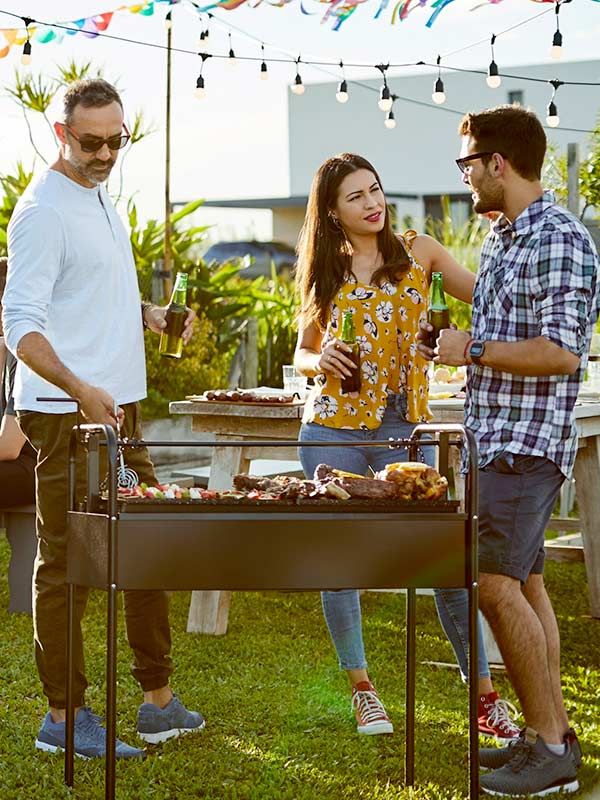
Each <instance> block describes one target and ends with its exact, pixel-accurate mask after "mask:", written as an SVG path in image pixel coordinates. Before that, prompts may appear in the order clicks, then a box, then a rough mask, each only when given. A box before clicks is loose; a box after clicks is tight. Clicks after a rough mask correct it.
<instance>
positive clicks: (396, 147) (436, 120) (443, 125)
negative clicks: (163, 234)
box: [205, 60, 600, 245]
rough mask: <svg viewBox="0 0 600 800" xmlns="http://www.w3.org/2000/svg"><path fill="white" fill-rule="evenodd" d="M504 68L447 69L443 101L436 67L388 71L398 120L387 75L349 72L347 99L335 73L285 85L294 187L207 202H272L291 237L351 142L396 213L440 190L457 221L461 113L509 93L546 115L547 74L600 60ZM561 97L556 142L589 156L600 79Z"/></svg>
mask: <svg viewBox="0 0 600 800" xmlns="http://www.w3.org/2000/svg"><path fill="white" fill-rule="evenodd" d="M500 71H501V72H502V73H503V78H502V85H501V86H500V87H499V88H497V89H490V88H489V87H488V86H487V84H486V82H485V76H484V75H479V74H471V73H465V72H452V71H448V72H444V71H443V72H442V77H443V80H444V84H445V93H446V102H445V104H444V105H442V106H438V105H435V104H434V103H433V102H432V99H431V93H432V89H433V81H434V78H435V77H436V75H434V74H432V73H431V72H430V73H427V74H419V75H412V76H408V77H407V76H403V77H390V78H388V84H389V87H390V90H391V92H392V93H394V94H395V95H397V97H398V99H397V100H396V101H395V104H394V114H395V118H396V123H397V124H396V127H395V128H394V129H393V130H389V129H388V128H386V127H385V126H384V124H383V122H384V118H385V114H384V113H383V112H381V111H380V110H379V108H378V106H377V100H378V96H379V95H378V92H379V88H380V86H381V79H379V80H370V81H360V82H359V84H360V85H355V84H353V83H352V82H349V95H350V97H349V100H348V102H347V103H345V104H340V103H338V102H337V101H336V99H335V93H336V85H337V84H336V83H335V82H327V83H322V84H311V85H308V86H307V87H306V92H305V94H303V95H301V96H298V95H295V94H293V93H291V92H288V101H289V106H288V109H289V110H288V114H289V186H290V196H289V197H279V198H277V197H275V198H258V199H257V198H246V199H244V198H229V199H226V200H218V199H210V200H208V201H207V202H206V204H205V205H206V206H212V207H221V208H224V209H225V208H237V209H240V208H244V209H270V210H271V211H272V217H273V223H272V237H273V239H276V240H280V241H284V242H288V243H289V244H292V245H295V243H296V237H297V235H298V231H299V230H300V226H301V224H302V220H303V218H304V212H305V207H306V198H307V194H308V191H309V188H310V183H311V180H312V177H313V175H314V173H315V171H316V170H317V168H318V167H319V165H320V164H321V163H322V162H323V161H324V160H325V159H326V158H329V157H330V156H332V155H335V154H336V153H339V152H343V151H349V152H355V153H359V154H360V155H363V156H365V157H366V158H367V159H369V160H370V161H371V162H372V163H373V165H374V166H375V168H376V169H377V171H378V172H379V174H380V176H381V179H382V182H383V185H384V189H385V191H386V195H387V197H388V200H389V201H390V202H392V203H393V204H394V205H395V206H396V210H397V214H398V217H399V219H402V217H403V216H404V215H410V216H411V217H412V218H413V219H414V220H415V224H416V225H417V226H419V225H421V224H422V220H423V218H424V216H425V215H431V216H439V215H440V211H441V205H440V198H441V196H442V195H448V196H449V197H450V199H451V202H452V216H453V218H454V219H455V220H456V221H457V222H460V221H462V220H463V219H465V218H466V217H467V216H468V214H469V212H470V209H471V198H470V194H469V193H468V192H466V191H465V187H464V185H463V184H462V182H461V180H460V173H459V171H458V169H457V167H456V164H455V158H457V156H458V151H459V146H460V140H459V137H458V134H457V128H458V123H459V121H460V119H461V116H462V114H463V113H464V112H466V111H471V110H472V111H478V110H481V109H483V108H487V107H490V106H494V105H500V104H503V103H520V104H521V105H523V106H525V107H528V108H531V109H532V110H534V111H535V112H536V113H537V114H538V116H539V117H540V119H541V120H542V121H543V122H544V123H545V117H546V113H547V106H548V102H549V100H550V96H551V93H552V87H551V86H550V85H549V84H548V83H547V81H548V80H554V79H557V78H558V79H560V80H561V81H581V82H586V81H588V82H589V81H600V60H594V61H579V62H569V63H563V62H556V63H552V64H543V65H533V66H532V65H528V66H523V67H510V68H507V69H503V68H502V67H500ZM504 75H506V77H504ZM508 76H510V77H508ZM519 76H521V77H519ZM522 76H527V77H529V78H539V79H540V82H533V81H529V80H523V79H522ZM555 103H556V105H557V108H558V113H559V117H560V126H559V127H558V128H549V127H546V133H547V135H548V140H549V142H550V144H551V145H552V146H554V147H555V148H556V149H557V151H558V152H559V153H564V152H566V148H567V144H568V143H570V142H577V143H579V144H580V151H581V156H582V157H585V154H586V148H587V142H588V139H589V134H588V133H586V131H590V130H592V129H593V128H594V127H595V126H596V124H597V122H598V112H599V110H600V87H594V86H561V87H560V88H559V89H558V91H557V93H556V97H555ZM523 146H525V147H526V146H527V143H526V142H524V143H523Z"/></svg>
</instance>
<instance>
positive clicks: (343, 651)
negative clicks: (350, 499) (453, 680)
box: [299, 394, 490, 680]
mask: <svg viewBox="0 0 600 800" xmlns="http://www.w3.org/2000/svg"><path fill="white" fill-rule="evenodd" d="M405 414H406V403H405V401H404V398H403V397H401V396H399V395H392V394H391V395H389V396H388V407H387V409H386V411H385V414H384V417H383V420H382V422H381V425H380V426H379V428H376V429H375V430H368V431H364V430H343V429H339V428H328V427H326V426H325V425H319V424H318V423H316V422H309V423H305V424H303V425H302V427H301V429H300V442H302V441H318V442H331V447H302V446H301V447H300V448H299V454H300V461H301V463H302V469H303V470H304V473H305V475H306V477H307V478H312V476H313V474H314V471H315V467H316V466H317V464H321V463H323V464H329V465H330V466H332V467H335V468H336V469H343V470H346V471H347V472H355V473H356V474H357V475H366V474H367V470H368V467H372V468H373V469H374V470H375V471H378V470H382V469H384V467H386V466H387V465H388V464H392V463H394V462H395V461H406V460H407V458H408V454H407V451H406V449H404V448H403V449H399V450H390V449H389V448H387V447H360V443H361V442H373V441H386V440H387V439H389V438H390V437H392V438H394V439H400V438H408V437H409V436H410V435H411V433H412V431H413V428H414V425H413V424H412V423H411V422H407V421H406V418H405ZM337 442H357V446H356V447H336V446H335V445H336V443H337ZM434 454H435V451H434V448H433V447H423V448H422V449H421V451H420V458H421V460H422V461H424V462H425V463H427V464H431V465H433V463H434V460H435V455H434ZM321 601H322V604H323V613H324V615H325V621H326V622H327V627H328V629H329V634H330V636H331V639H332V641H333V644H334V646H335V649H336V652H337V655H338V660H339V664H340V667H341V669H344V670H349V669H366V667H367V660H366V656H365V648H364V642H363V636H362V623H361V611H360V594H359V592H358V591H357V590H356V589H342V590H341V591H337V592H322V593H321ZM435 601H436V607H437V611H438V615H439V618H440V622H441V624H442V627H443V628H444V631H445V633H446V636H447V637H448V639H449V641H450V643H451V645H452V647H453V648H454V652H455V654H456V658H457V660H458V663H459V666H460V670H461V673H462V676H463V679H464V680H466V676H467V674H468V668H467V665H468V651H469V634H468V631H469V626H468V619H469V615H468V595H467V591H466V589H436V590H435ZM489 674H490V671H489V666H488V662H487V657H486V654H485V648H484V646H483V632H482V629H481V619H480V620H479V675H480V677H489Z"/></svg>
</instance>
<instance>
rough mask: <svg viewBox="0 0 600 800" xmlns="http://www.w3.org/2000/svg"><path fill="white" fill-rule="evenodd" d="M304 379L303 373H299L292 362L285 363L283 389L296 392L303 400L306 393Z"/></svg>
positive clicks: (291, 392)
mask: <svg viewBox="0 0 600 800" xmlns="http://www.w3.org/2000/svg"><path fill="white" fill-rule="evenodd" d="M306 381H307V378H306V376H305V375H301V374H300V373H299V372H298V370H297V369H296V367H295V366H294V365H293V364H285V365H284V366H283V390H284V391H285V392H290V394H293V393H294V392H297V393H298V395H299V396H300V399H301V400H303V399H304V396H305V395H306Z"/></svg>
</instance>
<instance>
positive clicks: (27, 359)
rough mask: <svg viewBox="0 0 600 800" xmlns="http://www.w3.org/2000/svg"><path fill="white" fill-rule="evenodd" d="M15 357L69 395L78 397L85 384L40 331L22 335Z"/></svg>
mask: <svg viewBox="0 0 600 800" xmlns="http://www.w3.org/2000/svg"><path fill="white" fill-rule="evenodd" d="M17 358H18V359H19V360H20V361H22V362H23V363H24V364H26V365H27V366H28V367H29V368H30V369H32V370H33V371H34V372H35V373H36V374H37V375H39V376H40V377H41V378H43V379H44V380H46V381H48V382H49V383H52V384H54V386H58V388H59V389H62V390H63V391H64V392H66V393H67V394H68V395H69V396H70V397H75V398H79V397H80V395H81V390H82V388H83V387H84V385H85V384H84V383H83V381H81V380H80V379H79V378H78V377H77V376H76V375H74V374H73V373H72V372H71V370H70V369H67V367H65V365H64V364H63V363H62V361H61V360H60V358H59V357H58V356H57V355H56V352H55V351H54V348H53V347H52V345H51V344H50V342H49V341H48V340H47V339H46V337H45V336H42V334H41V333H36V332H32V333H26V334H25V336H23V337H22V339H21V340H20V341H19V344H18V345H17Z"/></svg>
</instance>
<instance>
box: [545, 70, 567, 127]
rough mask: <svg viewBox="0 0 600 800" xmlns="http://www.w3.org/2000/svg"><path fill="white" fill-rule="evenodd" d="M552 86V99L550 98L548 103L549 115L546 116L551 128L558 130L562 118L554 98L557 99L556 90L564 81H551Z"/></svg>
mask: <svg viewBox="0 0 600 800" xmlns="http://www.w3.org/2000/svg"><path fill="white" fill-rule="evenodd" d="M549 83H550V84H551V85H552V97H551V98H550V102H549V103H548V113H547V116H546V122H547V123H548V126H549V127H550V128H558V126H559V125H560V117H559V116H558V108H557V106H556V103H555V102H554V98H555V97H556V90H557V89H558V88H559V87H560V86H562V85H563V83H562V81H557V80H554V81H549Z"/></svg>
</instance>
